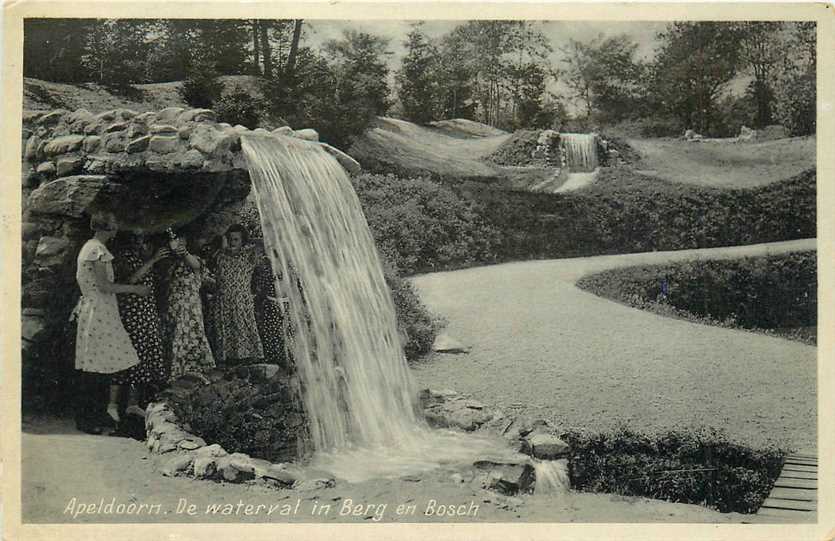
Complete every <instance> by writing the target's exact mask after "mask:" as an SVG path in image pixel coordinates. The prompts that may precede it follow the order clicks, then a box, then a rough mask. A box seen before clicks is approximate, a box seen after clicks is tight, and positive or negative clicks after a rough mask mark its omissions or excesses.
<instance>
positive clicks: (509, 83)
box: [441, 21, 553, 127]
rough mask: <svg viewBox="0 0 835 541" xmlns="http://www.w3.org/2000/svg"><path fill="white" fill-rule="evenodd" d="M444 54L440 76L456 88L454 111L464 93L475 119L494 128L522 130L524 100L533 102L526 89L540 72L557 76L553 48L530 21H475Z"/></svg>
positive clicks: (447, 42) (451, 39) (451, 37)
mask: <svg viewBox="0 0 835 541" xmlns="http://www.w3.org/2000/svg"><path fill="white" fill-rule="evenodd" d="M442 49H443V50H442V54H441V57H442V61H441V70H442V71H441V72H442V73H443V74H444V76H445V77H444V79H443V80H444V82H447V81H451V82H453V84H454V86H453V89H454V92H452V96H453V100H452V101H453V103H454V104H455V107H454V109H457V108H458V107H457V106H458V104H459V103H461V99H460V96H459V95H458V91H459V90H464V91H465V92H466V93H467V94H469V95H470V96H471V99H472V104H471V106H472V107H474V108H476V112H477V115H476V117H477V118H478V119H479V120H481V121H482V122H484V123H485V124H490V125H492V126H502V127H513V126H514V125H517V124H518V118H517V117H518V111H519V110H520V100H522V99H529V96H526V97H523V95H522V89H523V88H522V87H523V86H525V85H526V84H528V85H529V83H530V81H531V79H530V76H531V75H532V74H533V73H536V72H538V71H541V72H542V73H544V74H546V77H550V76H552V75H553V73H552V72H551V71H550V70H548V69H546V68H547V60H546V58H547V55H548V53H549V52H550V51H551V46H550V44H549V42H548V40H547V38H546V37H545V36H544V35H543V34H542V32H540V31H539V30H538V28H537V27H536V24H535V23H532V22H529V21H470V22H467V23H464V24H462V25H459V26H457V27H456V28H455V29H453V30H452V32H450V33H449V34H448V35H447V36H445V37H444V39H443V41H442ZM533 66H538V68H534V67H533ZM441 86H442V87H443V84H441ZM529 89H530V86H529V87H528V90H529ZM442 92H443V93H444V94H447V95H448V94H449V92H444V91H443V90H442ZM445 101H447V102H448V101H449V100H448V99H447V100H445ZM530 104H531V102H530V101H528V106H530Z"/></svg>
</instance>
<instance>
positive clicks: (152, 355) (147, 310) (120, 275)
mask: <svg viewBox="0 0 835 541" xmlns="http://www.w3.org/2000/svg"><path fill="white" fill-rule="evenodd" d="M143 264H144V261H142V259H141V258H140V257H139V255H138V254H137V253H136V252H133V251H126V252H124V253H121V254H119V255H118V257H116V259H115V261H114V266H115V272H116V281H117V282H119V283H127V282H128V280H129V279H130V277H131V276H132V275H133V273H134V272H136V270H137V269H139V268H140V267H141V266H142V265H143ZM139 283H141V284H143V285H146V286H148V287H149V288H150V289H151V294H150V295H148V296H147V297H140V296H139V295H130V294H129V295H116V299H117V300H118V304H119V315H120V316H121V318H122V325H124V327H125V330H126V331H127V333H128V336H130V339H131V342H132V343H133V347H134V349H135V350H136V353H137V355H138V356H139V364H137V365H135V366H132V367H131V368H129V369H127V370H125V371H122V372H118V373H116V374H114V376H113V383H117V384H123V385H124V384H132V385H138V384H162V383H164V382H165V380H166V369H165V362H164V360H163V354H162V338H161V335H160V323H159V313H158V312H157V305H156V302H155V299H156V296H155V294H154V292H155V289H156V279H155V275H154V273H153V271H150V272H148V273H147V274H146V275H145V276H144V277H143V278H142V280H141V281H140V282H139Z"/></svg>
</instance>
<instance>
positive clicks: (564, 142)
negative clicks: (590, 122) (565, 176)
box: [560, 133, 597, 173]
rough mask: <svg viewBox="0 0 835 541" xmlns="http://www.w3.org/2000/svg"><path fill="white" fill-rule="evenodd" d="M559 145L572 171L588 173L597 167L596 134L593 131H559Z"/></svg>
mask: <svg viewBox="0 0 835 541" xmlns="http://www.w3.org/2000/svg"><path fill="white" fill-rule="evenodd" d="M560 146H561V147H562V151H563V152H564V153H565V157H566V164H567V165H568V167H569V169H571V171H572V172H575V173H580V172H585V173H590V172H592V171H594V170H595V169H597V135H596V134H593V133H561V134H560Z"/></svg>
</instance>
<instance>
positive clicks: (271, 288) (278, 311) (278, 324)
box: [252, 255, 287, 368]
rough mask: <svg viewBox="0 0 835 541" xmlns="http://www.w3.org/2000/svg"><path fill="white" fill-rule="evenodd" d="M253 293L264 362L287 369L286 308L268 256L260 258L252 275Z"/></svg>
mask: <svg viewBox="0 0 835 541" xmlns="http://www.w3.org/2000/svg"><path fill="white" fill-rule="evenodd" d="M252 292H253V294H254V295H255V320H256V322H257V323H258V334H259V335H260V336H261V344H262V346H263V348H264V360H265V361H266V362H268V363H271V364H278V365H280V366H282V367H285V368H286V367H287V362H286V359H285V354H284V339H285V336H284V307H283V306H282V304H281V303H282V302H285V300H286V299H282V298H279V297H278V295H277V294H276V290H275V277H274V276H273V269H272V267H271V266H270V260H269V259H268V258H267V256H266V255H263V256H262V257H261V258H260V261H259V262H258V264H257V265H256V266H255V270H254V271H253V273H252Z"/></svg>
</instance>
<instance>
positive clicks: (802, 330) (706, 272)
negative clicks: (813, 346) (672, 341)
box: [577, 252, 818, 341]
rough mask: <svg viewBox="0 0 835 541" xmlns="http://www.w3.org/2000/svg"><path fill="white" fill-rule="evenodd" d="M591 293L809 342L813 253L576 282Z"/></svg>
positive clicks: (643, 269) (633, 270) (620, 272)
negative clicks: (769, 331)
mask: <svg viewBox="0 0 835 541" xmlns="http://www.w3.org/2000/svg"><path fill="white" fill-rule="evenodd" d="M577 285H578V286H579V287H581V288H583V289H586V290H588V291H591V292H592V293H595V294H596V295H600V296H602V297H606V298H609V299H613V300H616V301H618V302H623V303H626V304H629V305H631V306H635V307H637V308H642V309H647V310H651V311H653V312H656V313H661V314H664V315H671V316H675V317H684V318H687V319H693V320H697V321H702V322H707V323H713V324H719V325H723V326H729V327H741V328H745V329H757V330H773V331H777V332H779V333H780V334H783V335H786V336H789V337H792V338H799V339H805V340H807V341H814V331H813V332H812V334H811V335H810V333H809V331H808V330H809V329H810V328H812V329H814V327H815V326H816V325H817V310H818V302H817V254H816V253H815V252H800V253H794V254H786V255H776V256H767V257H752V258H743V259H735V260H724V261H723V260H717V261H688V262H683V263H677V264H672V265H654V266H651V265H648V266H638V267H628V268H625V269H614V270H609V271H605V272H601V273H597V274H593V275H590V276H586V277H584V278H582V279H581V280H580V281H579V282H578V284H577Z"/></svg>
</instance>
